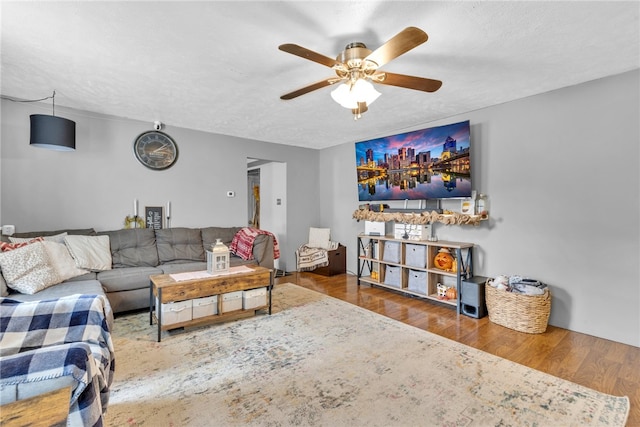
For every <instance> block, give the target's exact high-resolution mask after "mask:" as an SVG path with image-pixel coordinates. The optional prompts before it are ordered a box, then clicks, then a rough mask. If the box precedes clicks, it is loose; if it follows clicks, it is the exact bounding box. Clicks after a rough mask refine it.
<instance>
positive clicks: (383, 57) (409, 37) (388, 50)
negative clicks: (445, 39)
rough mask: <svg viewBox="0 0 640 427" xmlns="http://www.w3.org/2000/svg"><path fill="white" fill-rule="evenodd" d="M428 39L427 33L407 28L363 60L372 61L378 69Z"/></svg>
mask: <svg viewBox="0 0 640 427" xmlns="http://www.w3.org/2000/svg"><path fill="white" fill-rule="evenodd" d="M428 38H429V36H427V33H425V32H424V31H422V30H421V29H420V28H416V27H407V28H405V29H404V30H402V31H400V32H399V33H398V34H396V35H395V36H393V37H392V38H391V39H390V40H389V41H387V42H386V43H385V44H383V45H382V46H380V47H379V48H377V49H376V50H374V51H373V52H371V53H370V54H369V55H368V56H367V57H366V58H365V60H367V61H373V62H375V63H376V64H378V67H382V66H383V65H384V64H386V63H387V62H389V61H391V60H392V59H395V58H397V57H398V56H400V55H402V54H403V53H406V52H408V51H410V50H411V49H413V48H414V47H416V46H419V45H421V44H422V43H424V42H426V41H427V39H428Z"/></svg>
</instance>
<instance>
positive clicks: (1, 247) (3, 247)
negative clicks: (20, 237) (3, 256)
mask: <svg viewBox="0 0 640 427" xmlns="http://www.w3.org/2000/svg"><path fill="white" fill-rule="evenodd" d="M24 240H25V241H24V242H16V243H7V242H0V252H9V251H12V250H14V249H18V248H21V247H23V246H27V245H29V244H31V243H35V242H42V240H43V239H42V237H36V238H35V239H24Z"/></svg>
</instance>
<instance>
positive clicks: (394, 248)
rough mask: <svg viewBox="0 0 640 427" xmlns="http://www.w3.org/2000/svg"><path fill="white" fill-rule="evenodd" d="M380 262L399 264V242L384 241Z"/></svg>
mask: <svg viewBox="0 0 640 427" xmlns="http://www.w3.org/2000/svg"><path fill="white" fill-rule="evenodd" d="M382 260H383V261H387V262H395V263H400V242H390V241H385V242H384V252H383V253H382Z"/></svg>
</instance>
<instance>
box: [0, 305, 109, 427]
mask: <svg viewBox="0 0 640 427" xmlns="http://www.w3.org/2000/svg"><path fill="white" fill-rule="evenodd" d="M108 304H109V303H108V301H106V297H105V296H103V295H80V294H78V295H70V296H68V297H63V298H58V299H52V300H42V301H31V302H20V301H16V300H12V299H10V298H0V388H4V387H15V386H16V385H19V384H27V383H35V384H36V385H37V382H38V381H42V380H46V379H52V378H61V377H72V378H73V380H74V383H75V384H76V385H75V387H74V388H73V389H72V394H71V402H70V408H69V419H68V425H73V426H75V425H78V426H101V425H102V424H103V420H102V415H103V414H104V412H105V411H106V409H107V404H108V402H109V387H110V385H111V382H112V380H113V373H114V368H115V360H114V356H115V355H114V349H113V342H112V340H111V333H110V331H109V323H108V321H107V314H106V313H107V309H106V307H108ZM36 410H37V409H36Z"/></svg>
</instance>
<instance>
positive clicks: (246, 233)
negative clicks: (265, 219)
mask: <svg viewBox="0 0 640 427" xmlns="http://www.w3.org/2000/svg"><path fill="white" fill-rule="evenodd" d="M259 234H268V235H270V236H272V237H273V259H278V258H280V246H278V239H276V236H274V235H273V233H270V232H268V231H265V230H259V229H257V228H248V227H245V228H242V229H240V231H238V232H237V233H236V234H235V236H233V240H232V241H231V245H230V246H229V251H231V252H233V253H234V254H236V255H238V256H239V257H240V258H242V259H252V258H253V241H254V240H255V239H256V237H257V236H258V235H259Z"/></svg>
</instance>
